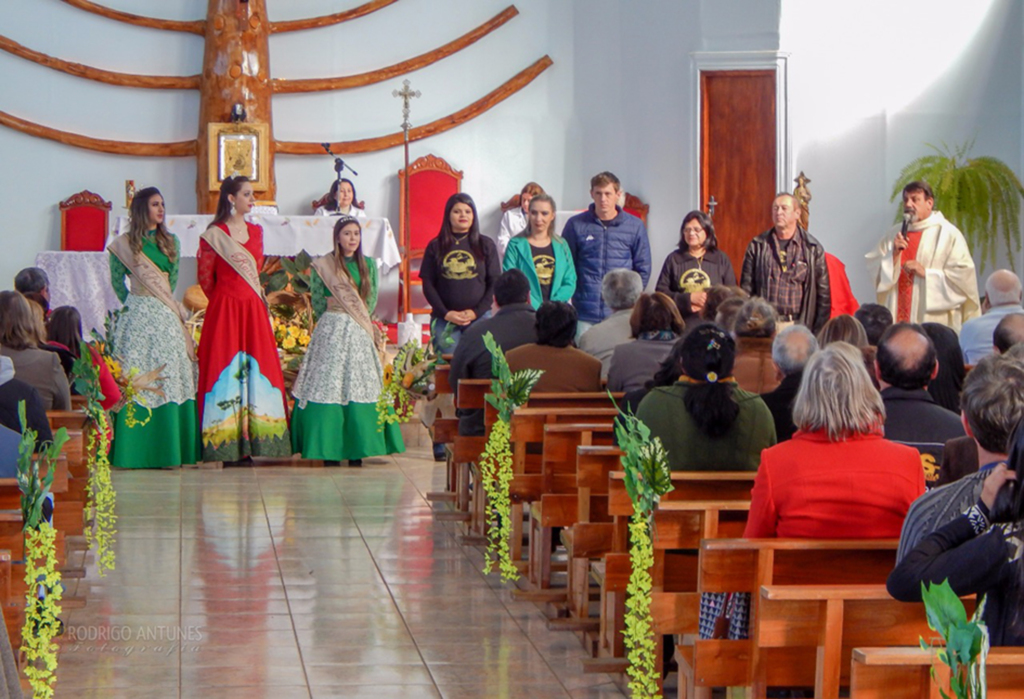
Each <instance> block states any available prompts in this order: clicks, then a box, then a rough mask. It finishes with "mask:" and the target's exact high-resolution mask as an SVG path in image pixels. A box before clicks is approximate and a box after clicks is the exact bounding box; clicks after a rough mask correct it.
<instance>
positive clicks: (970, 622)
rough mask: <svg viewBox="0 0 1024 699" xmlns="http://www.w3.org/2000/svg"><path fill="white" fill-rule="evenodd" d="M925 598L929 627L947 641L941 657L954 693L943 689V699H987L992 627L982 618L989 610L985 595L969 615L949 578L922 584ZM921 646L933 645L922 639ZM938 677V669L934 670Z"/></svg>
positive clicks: (922, 596) (922, 597) (933, 674)
mask: <svg viewBox="0 0 1024 699" xmlns="http://www.w3.org/2000/svg"><path fill="white" fill-rule="evenodd" d="M921 599H922V601H924V609H925V613H926V614H927V616H928V628H930V629H931V630H932V631H935V632H936V633H938V634H939V636H941V637H942V640H943V642H944V643H945V644H946V645H945V648H944V649H943V650H941V651H939V660H940V661H942V662H943V663H945V664H946V665H947V666H948V667H949V684H950V691H952V692H953V693H952V694H947V693H946V690H944V689H942V688H941V687H940V688H939V693H940V694H941V695H942V699H953V698H954V697H955V698H956V699H985V696H986V689H987V688H986V682H985V660H986V658H987V657H988V648H989V641H988V628H987V627H986V626H985V624H984V622H982V621H981V618H982V615H983V614H984V610H985V598H984V597H983V598H982V599H981V601H980V602H979V603H978V606H977V608H976V609H975V611H974V616H972V617H971V618H970V619H968V618H967V610H966V609H965V608H964V603H963V601H962V600H961V599H960V598H959V597H958V596H957V594H956V593H955V592H953V588H952V587H951V586H950V584H949V580H943V581H942V582H941V583H939V584H937V585H936V584H925V583H923V582H922V583H921ZM921 647H922V648H924V649H925V650H927V649H928V648H929V647H930V646H929V644H928V643H926V642H925V640H924V639H923V638H922V639H921ZM931 674H932V677H933V678H934V677H935V668H934V667H933V668H932V670H931Z"/></svg>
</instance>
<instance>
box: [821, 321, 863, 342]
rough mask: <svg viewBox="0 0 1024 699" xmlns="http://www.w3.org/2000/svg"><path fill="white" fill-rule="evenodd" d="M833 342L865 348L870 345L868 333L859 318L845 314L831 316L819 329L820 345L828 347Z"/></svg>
mask: <svg viewBox="0 0 1024 699" xmlns="http://www.w3.org/2000/svg"><path fill="white" fill-rule="evenodd" d="M833 342H845V343H847V344H849V345H853V346H854V347H856V348H857V349H864V348H865V347H867V346H868V335H867V333H866V332H864V326H863V325H861V324H860V321H859V320H857V319H856V318H854V317H853V316H851V315H845V314H844V315H840V316H836V317H835V318H830V319H829V320H828V322H827V323H825V325H823V326H822V328H821V330H819V331H818V345H819V346H820V347H827V346H828V345H830V344H832V343H833Z"/></svg>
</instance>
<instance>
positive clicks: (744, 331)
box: [719, 296, 779, 393]
mask: <svg viewBox="0 0 1024 699" xmlns="http://www.w3.org/2000/svg"><path fill="white" fill-rule="evenodd" d="M719 313H721V311H719ZM777 318H778V315H777V314H776V313H775V309H774V308H773V307H772V305H771V304H770V303H768V302H767V301H765V300H764V299H762V298H759V297H756V296H755V297H753V298H751V299H748V300H747V301H746V302H744V304H743V306H742V307H741V308H740V310H739V312H738V313H737V314H736V320H735V321H734V323H733V328H732V334H733V337H735V338H736V368H735V369H734V370H733V373H734V375H735V376H736V383H738V384H739V387H740V388H742V389H743V390H744V391H750V392H751V393H768V392H769V391H774V390H775V389H776V387H777V386H778V385H779V380H778V379H777V378H776V376H775V367H774V366H773V365H772V339H773V338H774V337H775V325H776V320H777Z"/></svg>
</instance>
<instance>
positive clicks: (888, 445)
mask: <svg viewBox="0 0 1024 699" xmlns="http://www.w3.org/2000/svg"><path fill="white" fill-rule="evenodd" d="M793 422H794V423H795V424H796V427H797V430H798V431H797V433H796V434H795V435H793V439H791V440H789V441H788V442H783V443H781V444H778V445H776V446H774V447H772V448H770V449H766V450H765V451H764V453H762V454H761V467H760V468H759V469H758V472H757V478H756V479H755V481H754V490H753V493H752V496H751V503H750V517H749V519H748V520H747V527H746V530H745V531H744V533H743V536H744V537H747V538H761V537H774V536H778V537H795V538H808V539H884V538H890V537H891V538H898V537H899V535H900V528H901V527H902V526H903V519H904V517H906V514H907V509H908V508H909V507H910V503H912V502H913V501H914V500H915V499H916V498H917V497H918V496H919V495H921V494H922V493H924V471H923V469H922V468H921V459H920V457H919V455H918V453H917V451H916V450H915V449H912V448H911V447H907V446H904V445H901V444H895V443H893V442H889V441H887V440H886V439H885V438H884V437H883V435H882V425H883V424H884V423H885V407H884V406H883V404H882V398H881V396H880V395H879V394H878V391H876V390H875V388H874V386H872V385H871V379H870V377H869V376H868V372H867V369H865V368H864V361H863V359H862V358H861V353H860V352H859V351H858V350H857V349H856V348H855V347H853V346H852V345H849V344H847V343H845V342H835V343H833V344H831V345H829V346H828V347H826V348H824V349H822V350H820V351H819V352H817V353H816V354H814V355H813V356H812V357H811V358H810V360H808V362H807V365H806V366H805V367H804V375H803V380H802V381H801V383H800V391H799V392H798V393H797V397H796V401H795V402H794V404H793Z"/></svg>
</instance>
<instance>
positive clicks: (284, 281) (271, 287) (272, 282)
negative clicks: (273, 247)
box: [266, 258, 289, 292]
mask: <svg viewBox="0 0 1024 699" xmlns="http://www.w3.org/2000/svg"><path fill="white" fill-rule="evenodd" d="M285 259H286V258H281V261H282V263H283V262H284V260H285ZM288 280H289V276H288V272H286V271H285V270H284V269H279V270H277V271H276V272H274V273H273V274H271V275H270V278H269V279H268V280H267V284H266V286H267V291H270V292H273V291H281V290H282V289H284V288H285V287H286V286H288Z"/></svg>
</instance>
